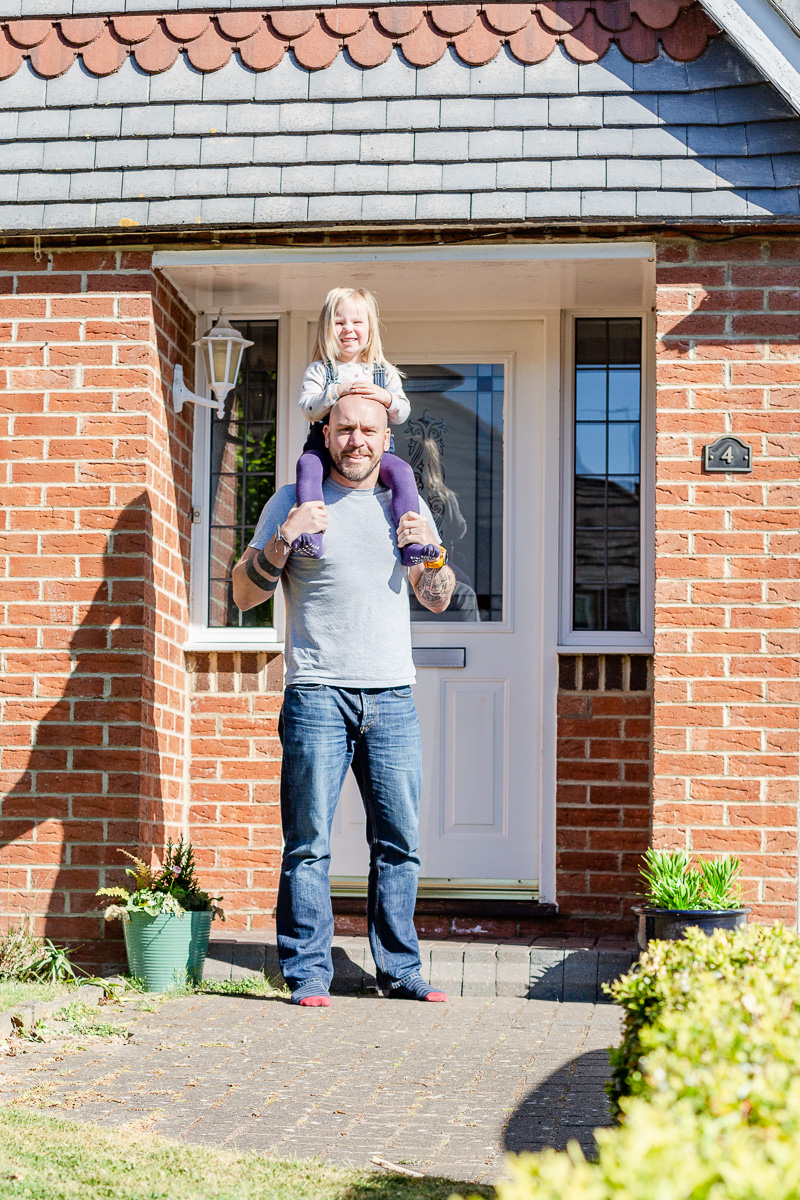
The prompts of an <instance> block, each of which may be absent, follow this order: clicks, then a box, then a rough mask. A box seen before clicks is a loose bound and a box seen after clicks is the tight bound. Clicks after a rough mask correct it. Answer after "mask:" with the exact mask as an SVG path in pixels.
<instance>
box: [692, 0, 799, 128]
mask: <svg viewBox="0 0 800 1200" xmlns="http://www.w3.org/2000/svg"><path fill="white" fill-rule="evenodd" d="M700 3H701V4H702V5H703V8H704V9H705V10H706V12H707V13H708V15H709V16H710V17H713V19H714V20H715V21H716V23H717V24H718V25H719V27H720V29H724V31H725V33H727V35H728V37H729V38H730V39H731V41H732V42H734V43H735V44H736V45H737V46H738V48H739V49H740V50H741V51H742V53H743V54H744V55H746V56H747V58H749V59H750V61H751V62H752V63H753V64H754V65H755V66H756V67H758V69H759V71H761V73H762V75H763V76H764V78H765V79H766V80H767V81H768V82H769V83H771V84H772V85H773V87H775V88H777V89H778V91H779V92H780V93H781V95H782V96H783V97H784V98H785V99H786V100H788V101H789V103H790V104H791V106H792V108H794V109H796V110H797V111H798V112H800V38H799V37H798V36H797V34H796V33H795V31H794V29H793V28H792V26H791V25H790V24H789V22H788V21H787V20H786V19H785V17H783V15H782V14H781V13H780V12H778V10H777V9H776V8H774V7H773V6H772V4H770V3H769V0H700Z"/></svg>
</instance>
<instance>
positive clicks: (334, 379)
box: [303, 362, 394, 454]
mask: <svg viewBox="0 0 800 1200" xmlns="http://www.w3.org/2000/svg"><path fill="white" fill-rule="evenodd" d="M338 382H339V374H338V371H337V370H336V367H335V366H334V364H333V363H332V362H327V363H326V364H325V387H326V388H327V387H329V386H330V384H332V383H338ZM372 382H373V383H374V384H375V385H376V386H377V387H382V388H385V387H386V367H384V366H383V364H382V363H375V364H374V365H373V368H372ZM327 424H328V417H327V416H326V417H324V418H323V420H321V421H312V423H311V428H310V429H309V431H308V437H307V438H306V440H305V445H304V446H303V453H304V454H305V452H306V450H324V449H325V434H324V433H323V432H322V431H323V429H324V428H325V426H326V425H327ZM389 454H394V434H391V438H390V441H389Z"/></svg>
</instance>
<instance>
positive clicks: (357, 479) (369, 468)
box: [330, 450, 381, 483]
mask: <svg viewBox="0 0 800 1200" xmlns="http://www.w3.org/2000/svg"><path fill="white" fill-rule="evenodd" d="M330 456H331V459H332V460H333V465H334V466H335V467H336V470H337V471H338V472H339V474H340V475H342V476H343V477H344V478H345V479H349V480H350V482H351V483H361V482H362V481H363V480H365V479H366V478H367V477H368V476H369V475H370V474H371V473H372V472H373V471H374V470H375V467H376V466H377V465H378V463H379V462H380V460H381V455H380V454H365V455H364V457H363V458H360V459H359V460H358V462H352V461H350V462H345V461H344V459H343V455H341V454H339V455H337V454H335V453H334V452H333V451H332V450H331V451H330Z"/></svg>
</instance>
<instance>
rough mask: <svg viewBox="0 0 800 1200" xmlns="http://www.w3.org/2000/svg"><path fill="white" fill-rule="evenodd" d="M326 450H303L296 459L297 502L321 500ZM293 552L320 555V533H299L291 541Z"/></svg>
mask: <svg viewBox="0 0 800 1200" xmlns="http://www.w3.org/2000/svg"><path fill="white" fill-rule="evenodd" d="M327 460H328V452H327V450H304V451H303V453H302V454H301V455H300V457H299V459H298V460H297V476H296V484H295V499H296V500H297V503H298V504H307V503H309V501H311V500H322V481H323V479H324V478H325V472H326V471H327V469H328V461H327ZM292 549H293V550H294V552H295V554H305V556H306V557H307V558H321V557H322V534H321V533H301V534H299V536H298V537H296V538H295V539H294V541H293V542H292Z"/></svg>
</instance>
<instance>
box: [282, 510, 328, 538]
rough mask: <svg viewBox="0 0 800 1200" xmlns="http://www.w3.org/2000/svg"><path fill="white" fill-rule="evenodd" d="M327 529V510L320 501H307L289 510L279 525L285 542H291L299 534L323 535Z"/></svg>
mask: <svg viewBox="0 0 800 1200" xmlns="http://www.w3.org/2000/svg"><path fill="white" fill-rule="evenodd" d="M327 528H328V510H327V509H326V508H325V505H324V504H323V503H322V501H321V500H309V501H307V502H306V503H305V504H297V505H295V507H294V508H292V509H290V511H289V515H288V517H287V518H286V520H285V521H284V522H283V525H281V531H282V533H283V536H284V537H285V538H286V540H287V541H289V542H293V541H294V539H295V538H296V537H299V535H300V534H301V533H324V532H325V530H326V529H327Z"/></svg>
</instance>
